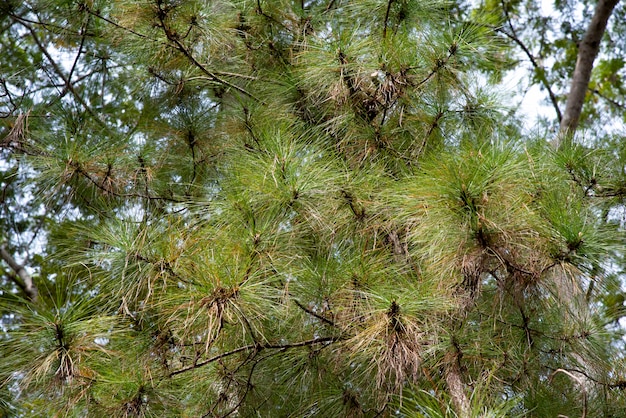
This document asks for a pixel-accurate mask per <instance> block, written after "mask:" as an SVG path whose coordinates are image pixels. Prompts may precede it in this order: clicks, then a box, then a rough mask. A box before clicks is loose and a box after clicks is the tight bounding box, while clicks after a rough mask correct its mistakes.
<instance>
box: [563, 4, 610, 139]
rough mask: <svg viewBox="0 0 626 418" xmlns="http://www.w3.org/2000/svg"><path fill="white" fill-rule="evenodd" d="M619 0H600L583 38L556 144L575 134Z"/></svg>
mask: <svg viewBox="0 0 626 418" xmlns="http://www.w3.org/2000/svg"><path fill="white" fill-rule="evenodd" d="M618 2H619V0H599V1H598V4H597V6H596V10H595V12H594V14H593V18H592V19H591V22H590V23H589V27H587V32H586V33H585V36H584V38H583V39H582V41H581V43H580V46H579V49H578V58H577V60H576V68H575V69H574V75H573V76H572V84H571V87H570V92H569V94H568V96H567V103H566V105H565V112H564V114H563V119H562V120H561V126H560V129H559V135H558V137H557V139H556V146H557V148H558V146H560V145H561V142H562V140H563V139H564V138H567V137H569V136H571V135H573V134H574V132H575V131H576V128H577V127H578V122H579V120H580V113H581V110H582V107H583V101H584V100H585V94H586V93H587V88H588V87H589V80H590V78H591V70H592V69H593V62H594V60H595V59H596V56H597V55H598V51H599V49H600V41H601V40H602V36H603V35H604V31H605V29H606V25H607V22H608V20H609V17H610V16H611V14H612V13H613V9H614V8H615V5H616V4H617V3H618Z"/></svg>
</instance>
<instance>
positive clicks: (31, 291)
mask: <svg viewBox="0 0 626 418" xmlns="http://www.w3.org/2000/svg"><path fill="white" fill-rule="evenodd" d="M0 258H2V259H3V260H4V261H6V263H7V264H8V265H9V267H11V269H13V271H14V272H15V274H17V276H11V279H12V280H13V281H14V282H15V284H17V285H18V286H19V287H20V289H22V291H23V292H24V294H25V295H26V297H27V298H28V299H29V300H32V301H35V300H37V288H36V287H35V284H34V283H33V278H32V277H31V275H30V274H28V272H27V271H26V268H24V266H22V265H21V264H18V263H17V262H16V261H15V259H14V258H13V256H12V255H11V254H9V252H8V251H7V249H6V248H5V246H4V245H2V246H0Z"/></svg>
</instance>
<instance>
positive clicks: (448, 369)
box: [444, 351, 471, 418]
mask: <svg viewBox="0 0 626 418" xmlns="http://www.w3.org/2000/svg"><path fill="white" fill-rule="evenodd" d="M446 357H447V358H446V360H447V361H446V363H447V364H446V365H445V372H444V373H445V378H446V384H447V385H448V393H449V395H450V399H452V404H453V405H454V409H455V411H456V413H457V416H458V417H459V418H471V417H470V413H471V405H470V400H469V398H468V397H467V393H465V384H464V383H463V378H462V376H461V365H460V364H459V362H460V359H459V357H460V353H459V352H458V351H457V352H450V353H448V355H447V356H446Z"/></svg>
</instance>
